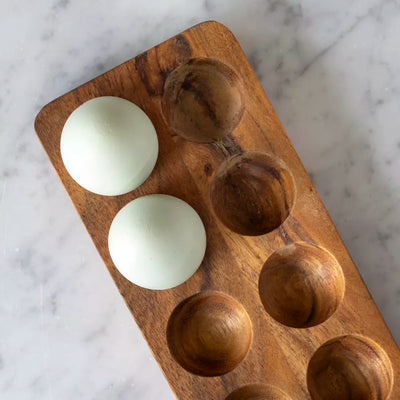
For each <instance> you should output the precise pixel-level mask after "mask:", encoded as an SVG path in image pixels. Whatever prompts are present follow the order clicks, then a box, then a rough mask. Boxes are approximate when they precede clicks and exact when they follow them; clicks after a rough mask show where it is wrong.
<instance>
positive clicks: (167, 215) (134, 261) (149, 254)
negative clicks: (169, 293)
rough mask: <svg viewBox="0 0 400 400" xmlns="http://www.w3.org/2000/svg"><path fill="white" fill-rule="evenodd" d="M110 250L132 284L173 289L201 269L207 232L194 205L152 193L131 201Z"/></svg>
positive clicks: (123, 211) (110, 240)
mask: <svg viewBox="0 0 400 400" xmlns="http://www.w3.org/2000/svg"><path fill="white" fill-rule="evenodd" d="M108 246H109V250H110V255H111V258H112V260H113V262H114V264H115V266H116V267H117V269H118V270H119V272H120V273H121V274H122V275H123V276H124V277H125V278H126V279H128V280H129V281H131V282H133V283H135V284H136V285H139V286H142V287H144V288H147V289H169V288H172V287H175V286H177V285H179V284H181V283H182V282H184V281H186V280H187V279H189V278H190V277H191V276H192V275H193V274H194V273H195V272H196V270H197V268H198V267H199V266H200V264H201V262H202V260H203V258H204V253H205V250H206V233H205V229H204V225H203V222H202V221H201V219H200V217H199V215H198V214H197V212H196V211H195V210H194V209H193V208H192V207H191V206H190V205H189V204H187V203H186V202H184V201H183V200H180V199H178V198H176V197H173V196H168V195H163V194H152V195H148V196H143V197H139V198H137V199H135V200H133V201H131V202H130V203H128V204H127V205H126V206H125V207H123V208H122V209H121V210H120V211H119V212H118V214H117V215H116V216H115V218H114V220H113V222H112V224H111V227H110V232H109V236H108Z"/></svg>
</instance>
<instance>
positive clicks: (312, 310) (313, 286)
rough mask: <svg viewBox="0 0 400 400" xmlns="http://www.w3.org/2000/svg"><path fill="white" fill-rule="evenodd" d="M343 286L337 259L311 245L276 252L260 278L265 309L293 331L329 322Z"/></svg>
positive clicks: (263, 269)
mask: <svg viewBox="0 0 400 400" xmlns="http://www.w3.org/2000/svg"><path fill="white" fill-rule="evenodd" d="M344 287H345V284H344V277H343V272H342V269H341V267H340V265H339V263H338V262H337V261H336V259H335V258H334V257H333V256H332V255H331V254H330V253H329V252H327V251H326V250H324V249H322V248H321V247H318V246H315V245H312V244H308V243H295V244H290V245H288V246H285V247H283V248H281V249H279V250H277V251H276V252H275V253H273V254H272V255H271V256H270V257H269V258H268V260H267V261H266V263H265V264H264V266H263V268H262V270H261V274H260V279H259V294H260V298H261V301H262V303H263V305H264V308H265V310H266V311H267V312H268V314H269V315H270V316H271V317H273V318H274V319H275V320H277V321H278V322H280V323H281V324H284V325H287V326H290V327H294V328H307V327H311V326H315V325H318V324H320V323H322V322H324V321H326V320H327V319H328V318H329V317H330V316H331V315H332V314H333V313H334V312H335V311H336V309H337V307H338V306H339V304H340V303H341V301H342V299H343V295H344Z"/></svg>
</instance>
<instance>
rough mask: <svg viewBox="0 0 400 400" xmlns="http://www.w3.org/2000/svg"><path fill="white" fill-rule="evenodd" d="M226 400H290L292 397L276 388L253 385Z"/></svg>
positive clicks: (238, 390) (232, 394) (236, 392)
mask: <svg viewBox="0 0 400 400" xmlns="http://www.w3.org/2000/svg"><path fill="white" fill-rule="evenodd" d="M225 400H290V397H289V396H288V395H287V394H286V393H284V392H283V391H282V390H280V389H278V388H277V387H275V386H271V385H263V384H253V385H247V386H243V387H241V388H239V389H237V390H235V391H234V392H232V393H231V394H230V395H229V396H228V397H227V398H226V399H225Z"/></svg>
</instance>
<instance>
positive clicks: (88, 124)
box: [60, 96, 158, 196]
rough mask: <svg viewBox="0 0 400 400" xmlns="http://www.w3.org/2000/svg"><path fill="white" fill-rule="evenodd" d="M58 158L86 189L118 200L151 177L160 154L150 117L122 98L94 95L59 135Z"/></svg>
mask: <svg viewBox="0 0 400 400" xmlns="http://www.w3.org/2000/svg"><path fill="white" fill-rule="evenodd" d="M60 148H61V156H62V159H63V162H64V165H65V168H66V169H67V171H68V172H69V174H70V175H71V176H72V178H73V179H74V180H75V181H76V182H77V183H79V184H80V185H81V186H83V187H84V188H85V189H87V190H89V191H91V192H94V193H97V194H101V195H105V196H116V195H120V194H124V193H127V192H130V191H131V190H133V189H135V188H137V187H138V186H139V185H141V184H142V183H143V182H144V181H145V180H146V179H147V178H148V176H149V175H150V174H151V171H152V170H153V168H154V165H155V163H156V161H157V156H158V140H157V134H156V131H155V129H154V126H153V124H152V122H151V121H150V119H149V117H148V116H147V115H146V114H145V113H144V111H142V110H141V109H140V108H139V107H137V106H136V105H135V104H133V103H132V102H130V101H128V100H125V99H122V98H120V97H112V96H104V97H97V98H94V99H92V100H89V101H87V102H86V103H84V104H82V105H81V106H79V107H78V108H77V109H76V110H75V111H74V112H73V113H72V114H71V115H70V116H69V117H68V119H67V121H66V123H65V125H64V128H63V131H62V134H61V142H60Z"/></svg>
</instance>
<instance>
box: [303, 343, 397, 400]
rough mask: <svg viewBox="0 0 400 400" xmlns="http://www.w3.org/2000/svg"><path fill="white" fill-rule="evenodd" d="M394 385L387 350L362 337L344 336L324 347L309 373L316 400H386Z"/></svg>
mask: <svg viewBox="0 0 400 400" xmlns="http://www.w3.org/2000/svg"><path fill="white" fill-rule="evenodd" d="M392 384H393V371H392V366H391V364H390V360H389V358H388V356H387V355H386V353H385V352H384V350H383V349H382V348H381V347H380V346H379V345H378V344H377V343H375V342H374V341H372V340H371V339H369V338H366V337H363V336H359V335H347V336H342V337H338V338H335V339H332V340H330V341H328V342H326V343H325V344H323V345H322V346H321V347H320V348H319V349H318V350H317V351H316V352H315V353H314V355H313V356H312V358H311V360H310V363H309V365H308V370H307V386H308V390H309V392H310V395H311V398H312V399H313V400H326V399H330V400H344V399H348V400H386V399H388V397H389V394H390V391H391V388H392Z"/></svg>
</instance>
